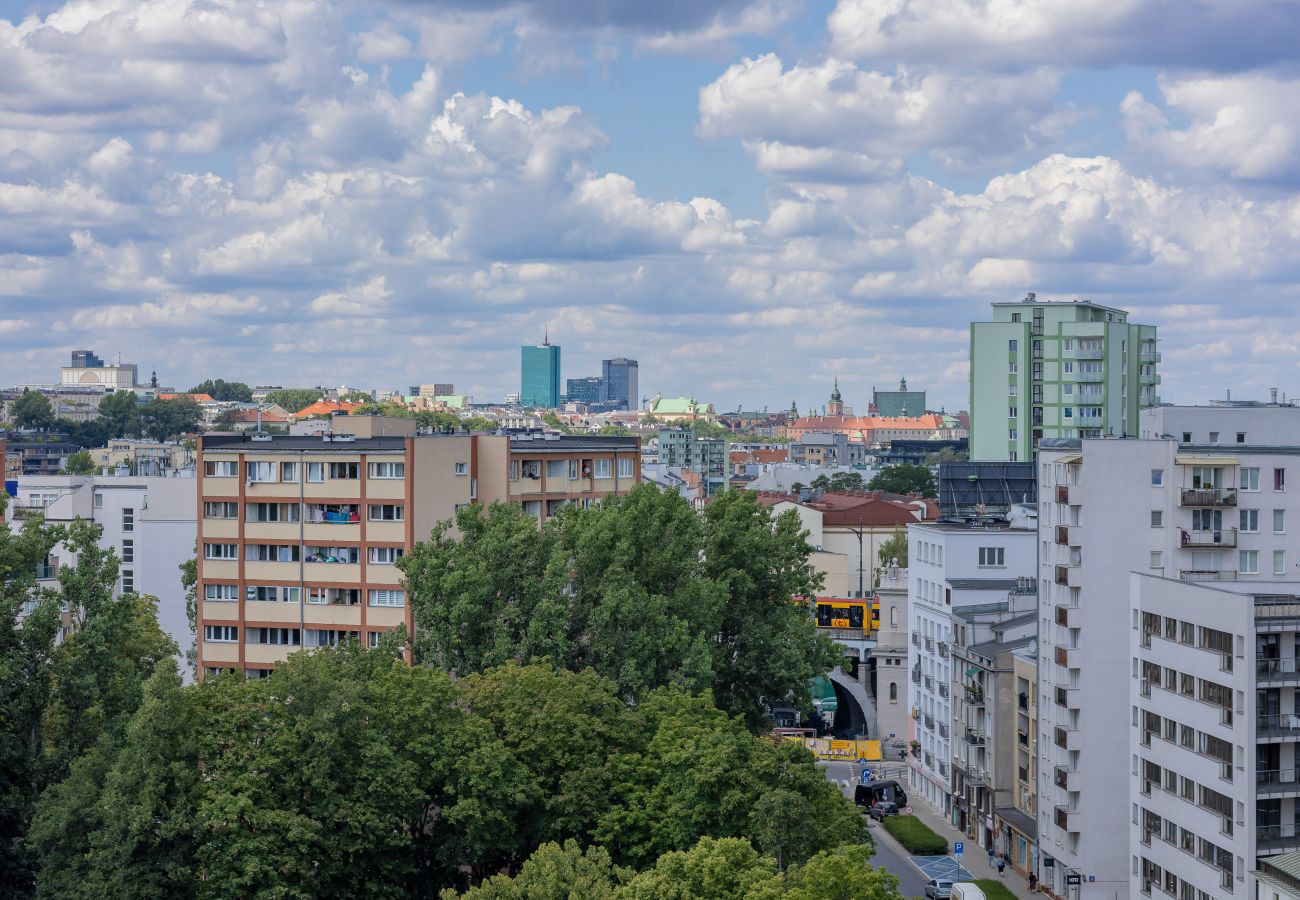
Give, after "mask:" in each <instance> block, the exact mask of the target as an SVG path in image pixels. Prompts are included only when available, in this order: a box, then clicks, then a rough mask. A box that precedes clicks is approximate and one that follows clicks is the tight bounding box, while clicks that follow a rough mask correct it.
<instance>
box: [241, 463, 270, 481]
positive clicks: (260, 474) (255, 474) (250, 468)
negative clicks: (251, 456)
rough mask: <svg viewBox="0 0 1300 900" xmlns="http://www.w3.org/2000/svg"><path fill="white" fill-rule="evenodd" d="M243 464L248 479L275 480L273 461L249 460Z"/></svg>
mask: <svg viewBox="0 0 1300 900" xmlns="http://www.w3.org/2000/svg"><path fill="white" fill-rule="evenodd" d="M244 465H245V470H244V471H246V472H247V473H248V480H249V481H275V463H270V462H250V463H245V464H244Z"/></svg>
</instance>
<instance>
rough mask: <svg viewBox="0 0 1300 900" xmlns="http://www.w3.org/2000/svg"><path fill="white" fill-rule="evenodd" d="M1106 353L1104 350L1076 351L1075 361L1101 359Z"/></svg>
mask: <svg viewBox="0 0 1300 900" xmlns="http://www.w3.org/2000/svg"><path fill="white" fill-rule="evenodd" d="M1104 353H1105V351H1104V350H1075V351H1074V358H1075V359H1101V358H1102V355H1103V354H1104Z"/></svg>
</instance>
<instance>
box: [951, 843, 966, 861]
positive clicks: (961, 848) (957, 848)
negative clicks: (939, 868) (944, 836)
mask: <svg viewBox="0 0 1300 900" xmlns="http://www.w3.org/2000/svg"><path fill="white" fill-rule="evenodd" d="M952 852H953V855H955V856H956V857H957V858H958V859H961V858H962V855H963V854H965V852H966V845H965V844H963V843H962V842H961V841H955V842H954V843H953V845H952Z"/></svg>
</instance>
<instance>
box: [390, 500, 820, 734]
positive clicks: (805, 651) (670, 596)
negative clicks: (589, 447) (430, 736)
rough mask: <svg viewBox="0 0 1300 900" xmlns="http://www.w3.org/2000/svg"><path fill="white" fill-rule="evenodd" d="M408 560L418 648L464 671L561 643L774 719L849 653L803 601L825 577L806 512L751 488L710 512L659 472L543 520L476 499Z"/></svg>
mask: <svg viewBox="0 0 1300 900" xmlns="http://www.w3.org/2000/svg"><path fill="white" fill-rule="evenodd" d="M454 526H455V528H454V529H453V523H451V522H444V523H442V524H440V525H439V526H438V527H437V528H435V530H434V532H433V534H432V536H431V537H430V539H429V540H428V541H424V542H421V543H419V544H417V545H416V547H415V548H414V549H413V550H412V552H410V553H408V554H407V555H406V557H405V558H404V559H403V560H402V561H401V563H400V565H401V566H402V567H403V569H404V571H405V575H406V581H407V591H408V595H409V597H410V601H411V603H412V605H413V606H414V609H415V616H416V621H417V624H418V628H417V629H416V633H417V640H416V656H417V658H418V659H420V660H422V661H425V662H428V663H431V664H435V665H439V666H443V667H446V668H447V669H448V670H450V671H452V672H455V673H458V674H468V673H471V672H476V671H482V670H483V669H485V668H488V667H491V666H495V665H501V664H503V663H506V662H509V661H512V660H514V661H520V662H526V661H529V660H533V659H539V658H543V657H546V658H549V659H551V660H552V661H554V663H555V664H556V665H559V666H561V667H563V668H567V669H571V670H573V671H581V670H583V669H585V668H588V667H589V668H591V669H593V670H594V671H595V672H597V673H599V674H601V675H603V676H605V677H607V678H609V679H611V680H612V681H613V682H614V683H615V684H617V685H618V687H619V692H620V696H622V697H624V698H626V699H635V698H637V697H639V696H641V695H643V694H644V693H645V692H647V691H649V690H653V689H655V688H658V687H662V686H665V685H680V686H683V687H686V688H688V689H690V690H710V691H712V693H713V697H714V700H715V701H716V702H717V704H718V706H719V707H720V708H721V709H723V710H726V711H727V712H728V713H731V714H733V715H738V716H741V717H743V718H744V720H745V721H746V722H748V723H749V724H750V725H751V727H753V728H755V729H759V728H762V727H763V726H764V724H765V722H766V710H767V708H768V707H769V706H771V705H775V704H784V703H785V702H787V700H791V701H792V702H795V703H802V702H804V701H805V700H806V699H807V691H808V683H809V682H810V681H811V680H812V678H813V677H815V676H816V675H819V674H821V673H823V672H825V671H826V670H827V669H829V668H831V667H832V666H834V665H836V664H837V663H838V661H839V652H838V651H837V650H836V648H835V645H834V644H833V643H832V642H830V641H829V639H826V638H824V637H822V636H819V635H818V634H817V633H816V630H815V629H814V628H813V626H812V623H811V621H810V620H809V618H808V615H807V613H806V611H805V610H803V609H802V608H801V607H799V606H797V605H795V604H793V603H791V602H790V598H791V597H792V596H794V595H797V594H808V593H811V592H813V591H814V590H815V588H816V586H817V583H818V576H817V574H816V573H815V572H814V571H813V569H812V567H811V565H810V564H809V562H808V557H809V555H810V553H811V552H812V548H811V546H810V545H809V544H808V543H807V541H806V540H805V537H804V534H803V532H802V531H801V528H800V525H799V519H798V517H797V516H796V515H795V514H793V513H789V514H787V515H784V516H781V517H775V518H774V517H773V516H772V514H771V512H770V510H769V509H768V508H767V507H764V506H761V505H760V504H758V503H757V501H756V498H755V496H754V495H753V494H751V493H749V492H743V491H737V492H727V493H725V494H722V495H720V496H719V497H717V498H716V499H715V500H714V501H713V502H712V503H711V504H710V505H709V507H708V508H707V510H706V512H705V514H704V516H702V517H701V516H699V515H697V514H696V513H695V511H694V510H693V509H692V508H691V506H690V504H689V503H687V502H686V501H685V500H683V499H682V498H681V497H680V496H679V495H677V494H676V493H672V492H663V491H660V490H658V489H657V488H655V487H654V486H652V485H639V486H637V487H635V488H633V489H632V490H631V491H630V492H629V493H628V494H626V495H624V496H619V497H607V498H605V499H604V500H603V501H602V502H601V503H600V504H598V505H595V506H592V507H591V508H589V509H579V508H577V507H572V506H570V507H566V508H564V509H562V510H561V511H560V514H559V515H556V516H554V517H552V518H551V519H549V520H548V521H547V522H546V523H545V524H544V525H543V526H542V527H541V528H540V529H539V528H538V527H537V521H536V518H535V517H532V516H528V515H525V514H524V513H523V512H522V510H521V509H520V508H518V507H517V506H509V505H504V504H501V505H493V506H491V507H489V508H488V509H487V510H483V509H482V508H480V507H477V506H475V507H469V508H466V509H464V510H461V511H460V513H459V514H458V516H457V518H456V521H455V523H454Z"/></svg>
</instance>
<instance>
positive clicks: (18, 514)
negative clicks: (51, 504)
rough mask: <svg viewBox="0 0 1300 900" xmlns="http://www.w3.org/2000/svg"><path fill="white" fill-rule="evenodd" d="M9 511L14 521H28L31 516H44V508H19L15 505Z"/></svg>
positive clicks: (19, 506)
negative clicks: (11, 511) (12, 514)
mask: <svg viewBox="0 0 1300 900" xmlns="http://www.w3.org/2000/svg"><path fill="white" fill-rule="evenodd" d="M10 509H12V510H13V513H14V518H15V519H30V518H32V517H33V516H43V515H45V507H44V506H21V505H19V504H17V503H15V504H14V505H13V506H11V507H10Z"/></svg>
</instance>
